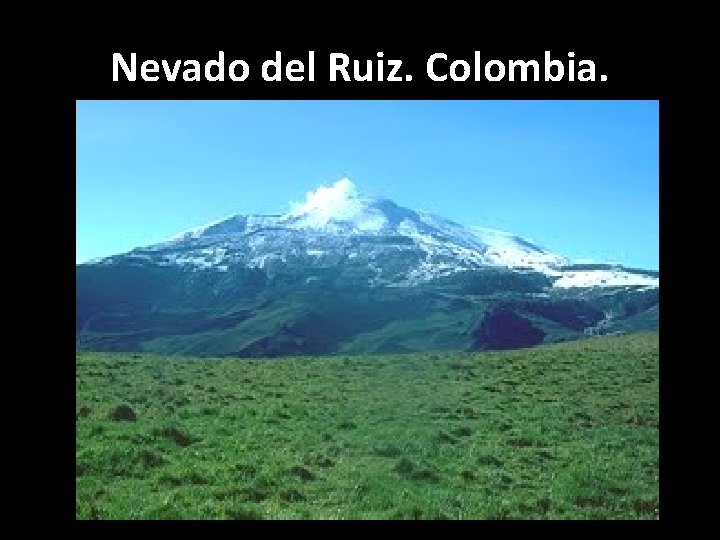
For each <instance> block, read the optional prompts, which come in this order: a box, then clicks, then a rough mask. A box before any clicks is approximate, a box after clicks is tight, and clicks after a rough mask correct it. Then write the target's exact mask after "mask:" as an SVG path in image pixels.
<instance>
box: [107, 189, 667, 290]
mask: <svg viewBox="0 0 720 540" xmlns="http://www.w3.org/2000/svg"><path fill="white" fill-rule="evenodd" d="M119 257H124V259H125V260H133V261H135V262H136V263H140V262H141V261H145V262H147V260H152V261H154V262H155V263H156V264H160V265H183V266H190V267H192V268H196V269H217V270H219V271H227V269H228V267H229V266H230V265H237V264H240V265H244V266H246V267H250V268H266V269H267V268H270V267H271V266H273V265H283V264H285V265H291V264H295V265H301V266H302V265H310V266H312V265H318V264H320V265H338V264H341V263H342V261H346V262H348V261H350V262H352V263H353V264H358V265H365V267H366V268H368V269H370V270H371V271H372V272H374V273H375V277H374V278H370V284H371V285H381V284H382V285H394V286H410V285H413V284H417V283H420V282H423V281H428V280H431V279H433V278H436V277H440V276H445V275H449V274H452V273H455V272H461V271H465V270H472V269H475V268H479V267H485V266H498V267H507V268H513V269H516V270H519V271H522V270H534V271H536V272H541V273H544V274H546V275H548V276H551V277H553V278H556V281H555V283H554V286H555V287H560V288H567V287H594V286H653V287H656V286H658V285H659V278H657V277H653V276H652V275H645V274H639V273H637V272H627V271H624V270H623V269H622V268H615V269H606V268H598V269H593V268H583V269H582V270H579V269H578V270H573V269H572V266H570V265H571V261H569V260H568V259H566V258H564V257H562V256H560V255H557V254H555V253H552V252H550V251H548V250H546V249H544V248H543V247H541V246H539V245H537V244H535V243H533V242H530V241H529V240H526V239H523V238H521V237H519V236H516V235H513V234H511V233H508V232H504V231H500V230H495V229H489V228H485V227H477V226H473V227H467V226H464V225H461V224H459V223H456V222H454V221H452V220H449V219H446V218H443V217H440V216H437V215H434V214H430V213H426V212H415V211H413V210H411V209H408V208H404V207H402V206H399V205H397V204H395V203H394V202H393V201H390V200H388V199H382V198H373V197H364V196H361V195H360V194H359V193H358V191H357V189H356V187H355V185H354V184H353V183H352V182H351V181H350V180H349V179H348V178H342V179H340V180H338V181H337V182H335V183H334V184H332V185H330V186H321V187H319V188H318V189H316V190H315V191H311V192H308V193H307V194H306V196H305V200H304V201H302V202H294V203H291V204H290V209H289V211H288V212H287V213H285V214H281V215H234V216H228V217H224V218H222V219H219V220H215V221H213V222H211V223H207V224H205V225H202V226H199V227H195V228H192V229H190V230H186V231H184V232H182V233H180V234H178V235H175V236H174V237H172V238H170V239H169V240H168V241H166V242H163V243H160V244H156V245H154V246H149V247H146V248H138V249H136V250H133V251H132V252H130V253H128V254H125V255H124V256H119ZM114 260H115V258H114V257H110V258H106V259H103V260H102V261H101V262H100V264H108V263H110V264H111V263H112V262H113V261H114ZM389 266H393V270H392V271H388V267H389Z"/></svg>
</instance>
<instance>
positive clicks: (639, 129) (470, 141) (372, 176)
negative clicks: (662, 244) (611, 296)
mask: <svg viewBox="0 0 720 540" xmlns="http://www.w3.org/2000/svg"><path fill="white" fill-rule="evenodd" d="M76 120H77V128H76V164H77V174H76V188H77V189H76V202H77V207H76V224H77V225H76V241H77V242H76V244H77V248H76V259H77V261H78V262H82V261H85V260H88V259H91V258H94V257H99V256H106V255H111V254H114V253H120V252H124V251H128V250H130V249H132V248H133V247H137V246H142V245H148V244H152V243H155V242H159V241H162V240H165V239H167V237H169V236H172V235H173V234H175V233H177V232H179V231H181V230H183V229H187V228H190V227H193V226H196V225H201V224H203V223H205V222H209V221H212V220H214V219H217V218H219V217H222V216H225V215H230V214H237V213H281V212H284V211H286V210H287V209H288V207H289V203H290V201H302V200H304V198H305V193H306V192H307V191H310V190H313V189H315V188H317V187H318V186H321V185H329V184H331V183H333V182H334V181H335V180H337V179H339V178H341V177H348V178H350V179H351V180H352V181H353V182H354V183H355V185H356V186H357V189H358V191H360V193H361V194H365V195H377V196H385V197H389V198H391V199H393V200H394V201H395V202H397V203H398V204H400V205H403V206H408V207H411V208H413V209H416V210H427V211H432V212H435V213H437V214H440V215H442V216H444V217H448V218H451V219H454V220H455V221H459V222H461V223H465V224H467V225H481V226H485V227H494V228H499V229H504V230H507V231H511V232H514V233H516V234H519V235H521V236H525V237H527V238H530V239H532V240H534V241H536V242H538V243H540V244H541V245H544V246H545V247H547V248H549V249H551V250H553V251H555V252H557V253H559V254H561V255H565V256H567V257H571V258H583V259H593V260H598V261H618V262H622V263H624V264H627V265H630V266H638V267H643V268H648V269H657V267H658V242H659V240H658V228H659V224H658V211H659V209H658V102H657V101H79V102H77V112H76Z"/></svg>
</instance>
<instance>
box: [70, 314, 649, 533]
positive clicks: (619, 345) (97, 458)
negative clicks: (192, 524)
mask: <svg viewBox="0 0 720 540" xmlns="http://www.w3.org/2000/svg"><path fill="white" fill-rule="evenodd" d="M641 308H644V306H639V307H638V310H639V311H637V313H635V312H634V313H633V314H632V315H631V317H633V318H637V320H635V319H633V321H631V322H632V323H633V324H635V326H636V327H637V328H641V327H642V326H644V325H646V324H650V323H651V322H652V319H653V312H648V310H647V309H641ZM468 309H469V308H468ZM578 309H579V308H578ZM578 309H576V308H572V309H569V310H565V309H564V310H562V311H561V312H559V313H558V312H556V311H555V310H554V309H551V308H547V307H537V306H536V305H533V306H524V310H525V311H522V312H523V313H525V314H526V316H527V320H532V318H533V317H542V319H543V320H544V321H550V322H553V319H556V321H555V323H557V320H560V319H562V321H561V322H563V321H564V322H563V324H567V323H568V320H565V316H566V315H567V314H568V313H572V314H574V316H582V317H585V316H590V315H592V313H590V312H588V313H585V312H580V311H578ZM583 309H584V308H583ZM518 310H519V311H521V310H520V308H518ZM519 311H518V312H519ZM234 313H235V314H234V315H233V312H232V311H228V313H226V315H227V316H228V317H230V322H228V323H227V324H228V326H231V325H236V324H243V322H242V321H243V320H244V319H242V316H241V315H239V314H237V312H234ZM318 313H323V314H324V315H325V314H326V312H325V311H318ZM457 313H459V312H453V311H452V310H449V311H447V312H445V313H442V312H436V315H434V318H432V319H428V321H429V322H428V325H430V326H431V327H432V325H434V327H435V328H438V329H444V330H443V331H442V332H440V333H439V334H437V335H436V336H435V337H433V339H435V340H436V341H437V344H438V347H439V348H442V347H445V346H446V345H447V344H448V343H450V342H453V340H456V339H459V338H458V337H457V336H455V335H453V334H452V332H451V331H450V330H447V329H448V328H453V327H455V326H457V327H461V326H462V325H464V324H466V323H469V322H472V321H471V320H470V319H468V320H465V319H463V318H462V317H461V316H460V315H458V314H457ZM235 316H236V317H237V320H236V319H233V318H232V317H235ZM291 318H292V317H291ZM297 319H298V318H297V317H295V319H293V320H297ZM300 319H302V320H303V321H304V323H303V324H305V325H306V326H305V327H303V332H302V334H303V335H313V331H314V330H313V328H314V327H315V326H314V325H320V324H326V323H327V321H325V320H322V321H320V320H319V319H313V318H312V317H305V316H304V318H303V317H301V318H300ZM257 324H258V328H259V327H260V326H262V325H260V323H257ZM395 324H399V323H395ZM403 324H405V327H404V328H402V329H400V330H401V331H402V333H403V335H407V340H406V342H404V343H405V346H407V347H408V348H410V347H412V346H413V340H421V339H422V336H421V335H420V334H421V332H420V331H419V328H420V326H419V325H417V324H413V323H412V321H411V320H408V321H407V322H406V323H403ZM557 324H560V323H557ZM384 327H385V325H381V326H379V327H378V328H377V329H375V330H372V329H369V330H364V329H363V328H361V327H360V326H358V328H356V329H355V330H354V331H353V334H352V336H351V338H350V339H347V340H345V341H344V343H345V346H346V349H347V350H348V351H352V350H353V349H354V347H353V341H352V339H353V336H357V335H360V334H363V331H364V332H365V333H364V336H365V339H364V343H369V344H372V346H373V347H374V348H375V349H376V350H377V351H382V350H383V348H384V347H387V340H386V339H385V336H384V335H383V330H382V328H384ZM343 328H345V325H343V326H342V328H340V327H338V329H337V332H341V331H343V330H342V329H343ZM547 328H548V331H549V327H547ZM391 330H392V331H391ZM397 330H398V329H389V330H387V332H388V334H393V335H397ZM476 330H477V329H476ZM486 330H487V329H486ZM213 331H216V330H215V328H214V329H213ZM218 331H221V330H218ZM259 331H260V330H259V329H258V330H257V332H259ZM293 332H295V334H299V333H301V332H300V330H298V329H297V328H295V329H293V328H292V327H290V328H289V329H286V334H287V335H288V336H292V335H293ZM476 334H477V332H476ZM460 335H463V336H465V338H467V334H462V333H460ZM471 335H472V334H471ZM321 337H322V336H321V335H318V339H319V338H321ZM340 337H341V336H339V335H338V336H336V338H337V339H339V338H340ZM288 339H290V338H289V337H288ZM343 339H344V338H343ZM428 339H429V338H428ZM428 339H425V340H424V341H428ZM463 339H464V338H463ZM317 346H318V348H319V349H322V346H323V344H322V342H319V344H318V345H317ZM76 365H77V368H76V373H77V374H76V381H77V382H76V384H77V386H76V397H77V410H76V413H77V436H76V487H77V495H76V515H77V517H78V518H81V519H112V518H117V519H142V518H149V519H176V518H180V519H182V518H186V519H191V518H210V519H281V518H301V519H310V518H313V519H379V518H390V519H417V518H420V519H464V518H468V519H475V518H484V519H503V518H505V519H515V518H530V519H544V518H550V519H553V518H572V519H595V518H599V519H625V518H629V519H637V518H640V519H654V518H657V517H658V335H657V333H654V332H651V333H637V334H631V335H623V336H603V337H597V338H589V339H583V340H579V341H573V342H567V343H558V344H552V345H543V346H540V347H535V348H531V349H520V350H513V351H506V352H452V353H443V352H426V353H412V354H385V355H370V356H351V355H349V353H348V356H334V357H320V356H305V357H302V358H282V359H248V360H239V359H230V358H217V359H208V358H203V359H200V358H193V357H172V356H160V355H152V354H129V353H128V354H126V353H95V352H82V351H80V352H78V353H77V356H76Z"/></svg>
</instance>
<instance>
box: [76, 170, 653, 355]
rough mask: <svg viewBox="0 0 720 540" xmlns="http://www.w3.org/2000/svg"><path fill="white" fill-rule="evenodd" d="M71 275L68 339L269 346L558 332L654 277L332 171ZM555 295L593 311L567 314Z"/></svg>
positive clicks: (462, 343)
mask: <svg viewBox="0 0 720 540" xmlns="http://www.w3.org/2000/svg"><path fill="white" fill-rule="evenodd" d="M76 282H77V295H76V306H77V314H76V337H77V340H76V341H77V345H78V347H80V348H92V349H103V350H150V351H155V352H179V353H192V354H215V355H218V354H229V355H242V356H277V355H283V354H298V353H312V354H316V353H332V352H339V351H353V352H368V351H370V352H386V351H402V350H427V349H466V348H513V347H515V346H524V345H532V344H535V343H536V342H541V341H552V340H561V339H573V338H576V337H579V336H582V335H585V334H587V333H593V332H602V331H606V329H607V328H610V327H611V326H612V325H610V324H609V323H607V322H604V323H603V322H602V321H605V319H606V318H607V317H610V316H611V314H612V317H613V324H614V325H615V326H617V324H618V322H617V321H618V320H622V319H623V318H624V317H638V316H639V315H641V314H640V313H633V314H632V315H622V314H621V315H618V314H617V313H615V312H616V311H617V312H618V313H620V312H621V311H622V309H621V308H619V307H618V306H621V305H622V304H623V302H625V301H627V299H626V297H627V296H628V295H629V296H630V297H632V298H635V297H638V298H645V297H647V296H648V295H650V296H651V297H652V298H654V300H652V299H651V301H650V303H649V305H647V306H645V304H643V306H645V309H648V310H649V309H653V308H655V307H656V306H657V290H658V285H659V276H658V274H657V273H656V272H646V271H642V270H635V269H626V268H622V267H620V266H613V265H573V264H572V261H570V260H568V259H566V258H564V257H562V256H559V255H557V254H554V253H551V252H550V251H548V250H546V249H544V248H542V247H541V246H539V245H536V244H535V243H533V242H530V241H527V240H525V239H522V238H520V237H517V236H515V235H512V234H510V233H505V232H502V231H496V230H493V229H487V228H481V227H465V226H462V225H460V224H458V223H455V222H453V221H451V220H448V219H445V218H442V217H439V216H435V215H433V214H429V213H424V212H416V211H414V210H411V209H408V208H404V207H402V206H399V205H397V204H395V203H394V202H392V201H390V200H388V199H381V198H369V197H362V196H360V195H359V194H358V193H357V191H356V189H355V187H354V185H353V184H352V183H351V182H350V181H349V180H347V179H342V180H340V181H338V182H337V183H335V184H334V185H332V186H329V187H321V188H319V189H318V190H316V191H314V192H310V193H308V194H307V196H306V199H305V201H304V202H303V203H298V204H294V205H292V207H291V208H290V210H289V211H288V212H287V213H285V214H281V215H236V216H230V217H227V218H224V219H221V220H218V221H215V222H212V223H210V224H207V225H204V226H202V227H197V228H195V229H192V230H189V231H185V232H183V233H181V234H179V235H176V236H175V237H173V238H171V239H169V240H168V241H166V242H162V243H159V244H155V245H152V246H148V247H143V248H137V249H134V250H132V251H131V252H129V253H125V254H120V255H116V256H112V257H107V258H104V259H101V260H98V261H94V262H93V263H90V264H83V265H78V267H77V270H76ZM608 297H609V298H611V300H608ZM568 302H571V303H572V302H580V303H581V304H582V305H583V306H587V309H586V310H591V311H592V312H593V316H591V317H588V318H586V319H584V320H583V322H582V323H581V324H578V323H577V321H575V322H570V321H574V319H573V313H575V312H576V311H578V307H577V305H575V304H572V305H571V303H568ZM646 303H647V302H646ZM547 305H550V306H554V307H552V308H548V307H542V306H547ZM613 310H614V311H613ZM618 310H619V311H618ZM566 311H567V313H565V312H566ZM558 313H559V315H558ZM563 313H565V315H563ZM618 317H619V318H618ZM643 320H645V319H643ZM647 320H650V321H652V320H653V318H652V317H649V318H647ZM601 323H602V324H601ZM598 324H600V327H599V328H596V326H597V325H598ZM512 328H515V329H516V330H512ZM520 328H522V329H525V330H523V331H522V332H521V331H520V330H519V329H520ZM508 329H510V330H508ZM520 334H522V335H527V336H532V339H530V338H528V339H525V340H514V339H513V336H514V335H520Z"/></svg>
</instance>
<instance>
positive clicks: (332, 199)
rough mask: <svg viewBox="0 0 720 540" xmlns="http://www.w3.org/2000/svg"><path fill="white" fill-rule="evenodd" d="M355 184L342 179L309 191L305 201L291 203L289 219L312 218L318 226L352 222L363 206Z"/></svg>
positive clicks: (347, 179)
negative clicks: (329, 222)
mask: <svg viewBox="0 0 720 540" xmlns="http://www.w3.org/2000/svg"><path fill="white" fill-rule="evenodd" d="M362 202H363V201H361V199H360V197H359V195H358V192H357V188H356V187H355V184H353V183H352V181H351V180H350V179H349V178H341V179H339V180H338V181H336V182H335V183H334V184H332V185H330V186H320V187H319V188H317V189H316V190H315V191H308V192H307V193H306V195H305V201H303V202H292V203H290V212H288V214H287V215H288V217H290V218H298V217H312V218H314V219H313V221H316V222H318V224H324V223H327V222H328V221H330V220H351V219H353V218H354V217H355V216H356V215H357V214H358V213H359V212H360V211H361V210H362V206H363V204H362Z"/></svg>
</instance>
